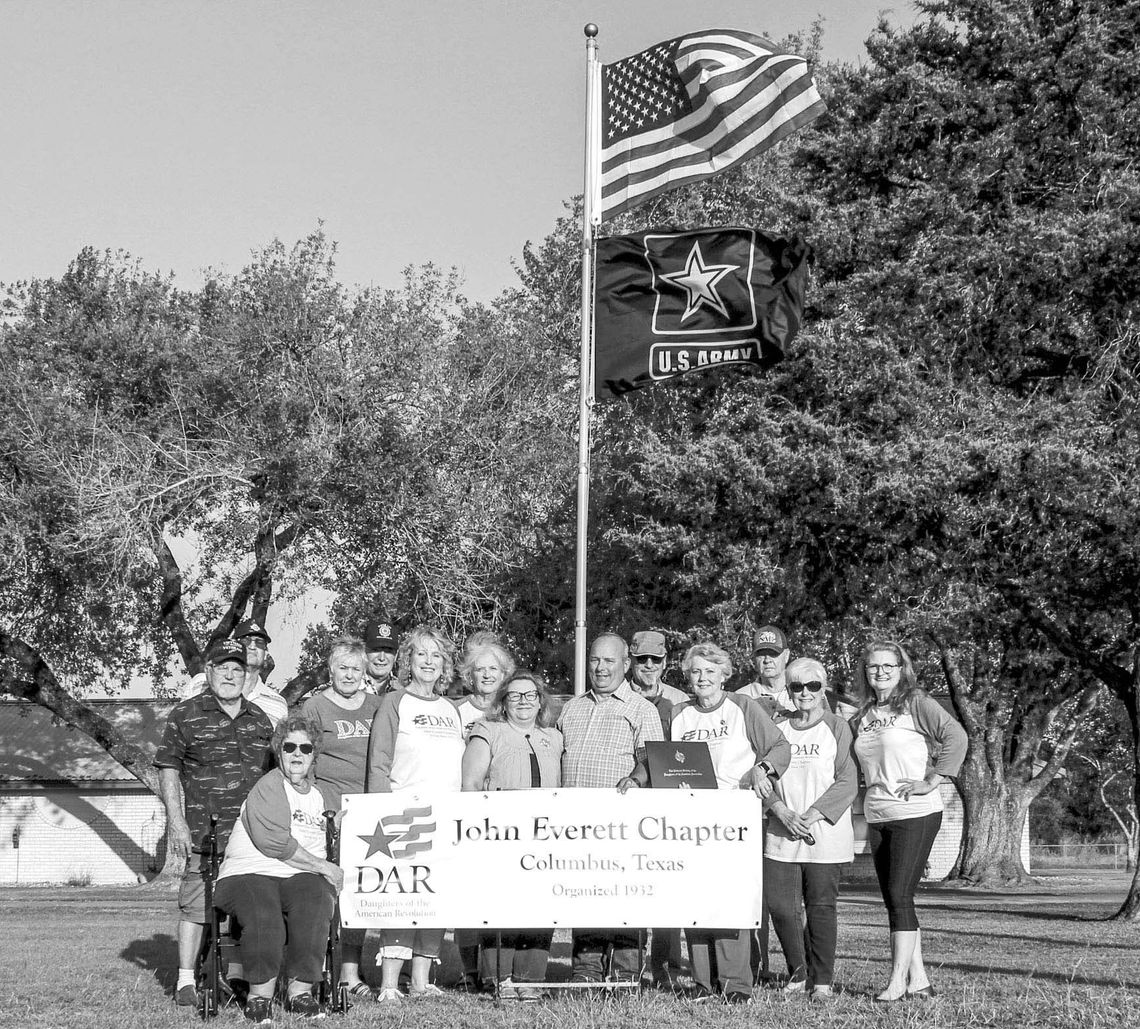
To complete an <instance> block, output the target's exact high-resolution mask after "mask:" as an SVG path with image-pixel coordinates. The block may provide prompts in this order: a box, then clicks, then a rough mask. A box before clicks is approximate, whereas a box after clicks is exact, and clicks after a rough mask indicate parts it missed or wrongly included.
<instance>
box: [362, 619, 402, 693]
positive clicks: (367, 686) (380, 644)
mask: <svg viewBox="0 0 1140 1029" xmlns="http://www.w3.org/2000/svg"><path fill="white" fill-rule="evenodd" d="M364 650H365V653H366V657H367V660H368V664H367V665H366V666H365V669H364V686H363V687H362V689H363V690H364V692H365V693H375V694H376V695H377V696H379V697H382V696H384V694H385V693H387V692H388V691H389V690H394V689H395V688H396V677H395V676H394V675H393V674H392V673H393V672H394V671H395V668H396V632H395V629H394V628H393V626H392V622H391V620H390V619H389V618H388V616H387V615H385V614H380V615H377V616H376V617H375V618H373V619H372V620H371V621H369V622H368V624H367V625H366V626H365V627H364Z"/></svg>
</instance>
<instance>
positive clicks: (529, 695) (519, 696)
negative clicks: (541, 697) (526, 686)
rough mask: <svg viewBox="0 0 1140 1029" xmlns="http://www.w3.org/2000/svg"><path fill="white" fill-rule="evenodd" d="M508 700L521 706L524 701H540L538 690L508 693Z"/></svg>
mask: <svg viewBox="0 0 1140 1029" xmlns="http://www.w3.org/2000/svg"><path fill="white" fill-rule="evenodd" d="M507 700H513V701H514V702H515V703H516V704H521V703H522V702H523V701H524V700H538V690H528V691H527V692H526V693H508V694H507Z"/></svg>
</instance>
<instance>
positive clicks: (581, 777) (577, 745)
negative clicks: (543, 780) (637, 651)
mask: <svg viewBox="0 0 1140 1029" xmlns="http://www.w3.org/2000/svg"><path fill="white" fill-rule="evenodd" d="M558 728H559V730H560V731H561V733H562V735H563V737H564V739H565V746H566V750H565V753H564V754H563V755H562V785H563V786H585V787H603V788H605V787H613V786H616V785H617V783H618V780H619V779H621V778H622V777H623V776H626V775H629V773H630V772H632V771H633V768H634V765H635V764H637V762H638V761H640V760H642V759H643V758H644V757H645V744H646V743H647V742H648V741H650V740H661V739H664V738H665V737H664V734H663V733H662V731H661V719H660V717H659V716H658V714H657V710H656V708H654V706H653V705H652V704H651V703H649V701H648V700H646V699H644V698H643V697H639V696H638V695H637V694H636V693H634V692H633V690H632V689H630V686H629V683H628V682H625V681H624V680H623V681H622V684H621V685H620V686H619V687H618V688H617V689H616V690H614V692H613V693H609V694H597V693H595V692H594V691H593V690H590V692H589V693H586V694H583V695H582V696H580V697H573V698H571V699H570V700H568V701H566V704H565V705H564V706H563V708H562V714H561V716H560V717H559V719H558Z"/></svg>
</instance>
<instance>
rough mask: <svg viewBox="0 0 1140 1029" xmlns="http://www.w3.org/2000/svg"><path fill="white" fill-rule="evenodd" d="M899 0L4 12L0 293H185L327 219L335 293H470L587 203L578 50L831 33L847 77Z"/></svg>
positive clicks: (121, 5)
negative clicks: (158, 288)
mask: <svg viewBox="0 0 1140 1029" xmlns="http://www.w3.org/2000/svg"><path fill="white" fill-rule="evenodd" d="M880 10H886V11H887V12H888V14H889V16H890V18H891V20H892V21H896V22H897V21H899V20H900V19H903V20H909V19H910V18H911V17H912V12H911V9H910V7H909V4H907V3H906V2H905V0H896V3H895V4H894V8H893V9H892V8H891V7H890V2H889V0H887V2H882V0H783V2H780V3H762V2H757V0H732V2H710V0H705V2H703V3H699V4H696V3H692V2H691V0H690V2H678V0H620V2H615V0H608V2H603V0H589V2H583V0H560V2H556V0H402V2H398V3H397V2H391V0H343V2H338V0H275V2H272V3H268V2H246V0H223V2H203V0H157V2H156V0H89V2H80V0H70V2H57V0H0V282H11V281H14V280H16V279H21V278H27V277H30V276H56V275H59V274H61V273H62V272H63V271H64V270H65V269H66V267H67V263H68V261H69V260H70V259H71V258H73V257H74V256H75V254H76V253H77V252H78V251H79V249H80V248H81V247H82V246H84V245H88V244H91V245H94V246H97V247H99V248H100V249H105V248H106V249H112V250H117V249H122V250H126V251H128V252H130V253H131V254H133V255H134V256H136V257H138V258H140V259H141V260H142V261H143V263H144V265H145V266H146V267H148V268H151V269H154V270H157V271H163V272H166V271H171V272H174V274H175V275H176V277H177V280H178V281H179V283H180V284H182V285H184V286H187V287H191V286H196V285H198V284H199V283H200V282H201V273H202V270H203V269H205V268H207V267H217V268H222V269H226V270H229V271H236V270H237V269H239V268H240V267H241V266H242V265H243V264H244V263H245V261H246V259H247V257H248V255H249V252H250V251H251V250H252V249H255V248H257V247H260V246H262V245H264V244H266V243H268V242H269V241H270V240H272V239H274V238H275V237H276V238H280V239H282V240H284V241H286V242H293V241H295V240H296V239H299V238H301V237H302V236H304V235H306V234H307V233H308V232H310V231H312V230H313V229H314V228H316V226H317V224H318V222H320V221H323V222H324V225H325V229H326V231H327V232H328V234H329V235H330V236H331V237H332V238H333V239H335V240H337V241H338V242H339V243H340V258H339V262H338V270H339V275H340V278H341V279H342V280H343V281H345V282H347V283H373V284H375V285H378V286H395V285H398V283H399V281H400V271H401V269H402V268H403V267H404V266H406V265H407V264H409V263H411V264H421V263H424V262H426V261H434V262H436V263H437V264H441V265H444V266H451V265H455V266H457V267H458V268H459V269H460V271H461V272H462V274H463V276H464V278H465V281H466V292H467V293H468V294H469V295H470V296H472V297H475V298H478V299H489V298H490V297H492V296H493V295H495V294H496V293H497V292H498V291H499V290H500V289H502V288H503V287H505V286H508V285H511V284H513V282H514V281H515V280H514V273H513V272H512V270H511V265H510V262H511V259H512V258H514V257H517V256H518V255H519V254H520V253H521V251H522V247H523V244H524V243H525V242H526V241H527V240H528V239H534V240H539V239H541V238H542V237H543V236H544V235H546V233H547V232H549V230H550V229H551V227H552V225H553V222H554V219H555V218H556V217H557V216H558V215H559V214H560V213H561V212H562V202H563V200H565V199H566V198H568V197H570V196H572V195H573V194H575V193H578V192H581V188H582V122H583V106H584V99H583V97H584V86H583V68H584V52H585V50H584V37H583V35H582V26H583V25H584V24H585V23H586V22H588V21H594V22H596V23H597V24H598V25H599V27H600V29H601V32H600V35H599V37H598V38H599V45H600V56H601V59H602V61H604V62H609V61H616V60H619V59H620V58H622V57H625V56H628V55H629V54H632V53H635V52H637V51H639V50H643V49H645V48H646V47H648V46H650V45H651V44H653V43H656V42H659V41H661V40H664V39H669V38H671V37H673V36H676V35H681V34H683V33H686V32H694V31H698V30H701V29H707V28H737V29H743V30H747V31H751V32H757V33H759V34H763V35H768V36H771V37H776V38H778V37H780V36H783V35H785V34H787V33H789V32H792V31H796V30H806V29H807V28H808V27H809V26H810V25H811V23H812V21H813V20H814V18H815V17H816V16H817V15H818V16H822V17H823V18H824V19H825V35H824V55H825V57H827V58H831V59H839V60H846V61H853V62H854V61H858V60H860V58H861V56H862V55H863V54H864V49H863V40H864V39H866V37H867V36H868V35H869V34H870V32H871V30H872V29H873V27H874V25H875V22H876V19H877V16H878V12H879V11H880Z"/></svg>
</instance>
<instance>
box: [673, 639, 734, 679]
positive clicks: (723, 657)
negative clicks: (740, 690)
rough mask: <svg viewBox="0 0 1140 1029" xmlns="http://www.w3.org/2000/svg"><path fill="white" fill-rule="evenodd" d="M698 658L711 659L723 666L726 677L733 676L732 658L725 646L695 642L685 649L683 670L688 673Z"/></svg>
mask: <svg viewBox="0 0 1140 1029" xmlns="http://www.w3.org/2000/svg"><path fill="white" fill-rule="evenodd" d="M697 658H700V659H701V660H702V661H711V662H712V663H713V664H714V665H716V666H717V667H719V668H721V669H722V670H723V671H724V677H725V679H728V678H729V677H731V675H732V658H730V657H729V656H728V651H727V650H725V649H724V648H723V647H718V646H717V645H716V644H715V643H694V644H693V645H692V646H691V647H690V648H689V649H688V650H686V651H685V656H684V658H682V660H681V671H682V672H684V673H685V674H686V675H688V674H689V669H690V668H692V666H693V661H695V660H696V659H697Z"/></svg>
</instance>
